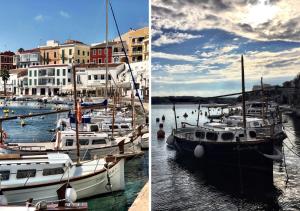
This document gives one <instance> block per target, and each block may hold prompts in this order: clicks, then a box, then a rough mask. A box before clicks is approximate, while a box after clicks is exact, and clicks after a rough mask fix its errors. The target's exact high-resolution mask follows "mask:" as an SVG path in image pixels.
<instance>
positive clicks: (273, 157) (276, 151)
mask: <svg viewBox="0 0 300 211" xmlns="http://www.w3.org/2000/svg"><path fill="white" fill-rule="evenodd" d="M273 153H274V154H273V155H268V154H263V155H264V156H265V157H266V158H269V159H271V160H274V161H281V160H282V158H283V155H282V153H281V152H280V150H279V149H277V148H276V147H274V149H273Z"/></svg>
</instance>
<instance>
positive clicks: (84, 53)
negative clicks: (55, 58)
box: [59, 40, 90, 64]
mask: <svg viewBox="0 0 300 211" xmlns="http://www.w3.org/2000/svg"><path fill="white" fill-rule="evenodd" d="M59 54H60V55H61V57H60V64H72V62H73V61H74V63H78V64H79V63H80V64H85V63H90V46H89V45H86V44H84V43H82V42H79V41H76V40H67V41H66V42H65V43H64V44H61V45H60V46H59Z"/></svg>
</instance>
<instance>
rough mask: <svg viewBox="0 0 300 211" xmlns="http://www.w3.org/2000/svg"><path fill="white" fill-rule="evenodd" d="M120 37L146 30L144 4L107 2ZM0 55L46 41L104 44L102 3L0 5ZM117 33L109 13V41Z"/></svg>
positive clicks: (29, 0)
mask: <svg viewBox="0 0 300 211" xmlns="http://www.w3.org/2000/svg"><path fill="white" fill-rule="evenodd" d="M111 3H112V6H113V9H114V12H115V15H116V18H117V20H118V25H119V27H120V31H121V33H124V32H126V31H128V30H129V29H130V28H134V29H135V28H141V27H145V26H148V19H149V13H148V10H149V5H148V4H149V2H148V0H111ZM0 20H1V33H0V51H5V50H11V51H16V50H17V49H19V48H21V47H22V48H24V49H31V48H36V47H38V46H39V45H44V44H45V43H46V41H47V40H57V41H60V42H64V41H65V40H67V39H75V40H80V41H82V42H84V43H87V44H91V43H98V42H102V41H104V40H105V0H42V1H37V0H26V1H22V0H9V1H4V0H3V1H1V7H0ZM116 36H117V30H116V27H115V24H114V22H113V18H112V15H111V12H110V11H109V38H110V39H112V38H115V37H116Z"/></svg>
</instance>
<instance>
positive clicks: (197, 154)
mask: <svg viewBox="0 0 300 211" xmlns="http://www.w3.org/2000/svg"><path fill="white" fill-rule="evenodd" d="M204 153H205V151H204V147H203V146H202V145H200V144H199V145H197V146H196V147H195V149H194V156H195V157H196V158H201V157H203V156H204Z"/></svg>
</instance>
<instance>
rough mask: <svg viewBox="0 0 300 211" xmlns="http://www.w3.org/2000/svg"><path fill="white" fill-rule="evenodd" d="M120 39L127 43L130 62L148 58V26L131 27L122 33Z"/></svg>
mask: <svg viewBox="0 0 300 211" xmlns="http://www.w3.org/2000/svg"><path fill="white" fill-rule="evenodd" d="M122 39H123V41H126V43H127V46H128V57H129V61H130V62H141V61H145V60H148V58H149V49H148V46H149V27H144V28H140V29H131V30H130V31H128V32H127V33H125V34H123V35H122ZM116 40H117V39H116ZM147 40H148V41H147Z"/></svg>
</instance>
